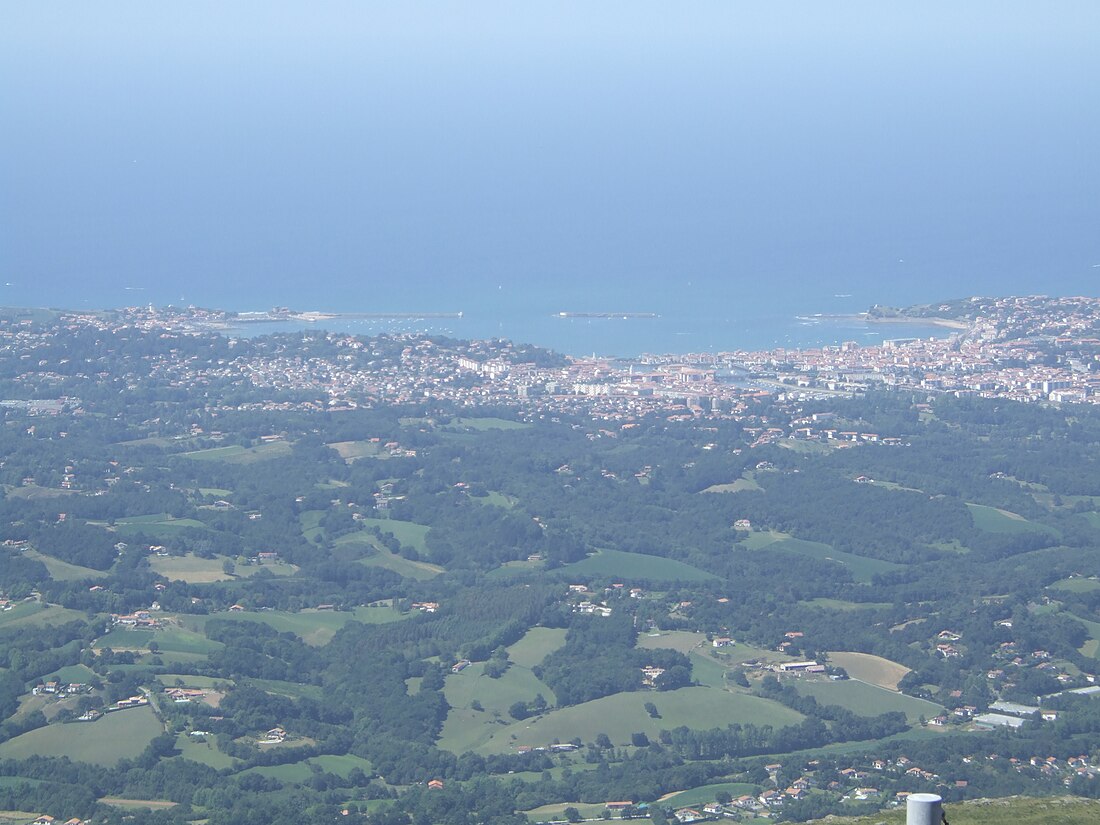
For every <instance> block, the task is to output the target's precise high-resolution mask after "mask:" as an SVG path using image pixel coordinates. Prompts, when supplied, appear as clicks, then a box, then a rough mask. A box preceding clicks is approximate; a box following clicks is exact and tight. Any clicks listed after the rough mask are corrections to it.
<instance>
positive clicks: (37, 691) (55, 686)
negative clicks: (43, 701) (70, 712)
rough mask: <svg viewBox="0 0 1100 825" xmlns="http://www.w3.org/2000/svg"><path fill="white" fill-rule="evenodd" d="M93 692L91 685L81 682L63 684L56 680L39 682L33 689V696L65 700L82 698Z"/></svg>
mask: <svg viewBox="0 0 1100 825" xmlns="http://www.w3.org/2000/svg"><path fill="white" fill-rule="evenodd" d="M91 692H92V686H91V685H85V684H83V683H80V682H70V683H67V684H62V683H61V682H59V681H58V680H56V679H53V680H51V681H49V682H39V683H38V684H37V685H35V686H34V687H33V688H31V695H32V696H56V697H57V698H58V699H65V698H67V697H69V696H80V695H81V694H84V693H91Z"/></svg>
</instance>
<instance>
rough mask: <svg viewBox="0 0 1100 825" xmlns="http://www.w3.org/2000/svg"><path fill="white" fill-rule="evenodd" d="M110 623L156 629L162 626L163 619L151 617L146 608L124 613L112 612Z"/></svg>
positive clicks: (127, 626) (119, 625)
mask: <svg viewBox="0 0 1100 825" xmlns="http://www.w3.org/2000/svg"><path fill="white" fill-rule="evenodd" d="M111 624H113V625H116V626H118V627H126V628H145V629H148V630H156V629H157V628H159V627H163V626H164V620H163V619H155V618H153V616H152V615H151V614H150V613H149V611H148V610H135V611H134V612H133V613H127V614H126V615H120V614H118V613H112V614H111Z"/></svg>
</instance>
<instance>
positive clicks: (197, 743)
mask: <svg viewBox="0 0 1100 825" xmlns="http://www.w3.org/2000/svg"><path fill="white" fill-rule="evenodd" d="M214 740H215V737H213V736H207V737H204V738H202V739H196V738H194V737H191V736H188V735H187V734H186V733H181V734H180V735H179V736H177V737H176V748H177V749H178V750H179V751H180V758H181V759H190V760H191V761H192V762H201V763H202V764H203V765H209V766H210V767H211V768H214V769H215V770H221V769H222V768H232V767H233V766H234V765H236V764H237V760H236V759H234V758H233V757H232V756H229V755H228V754H224V753H222V752H221V751H220V750H219V749H218V744H217V742H216V741H214Z"/></svg>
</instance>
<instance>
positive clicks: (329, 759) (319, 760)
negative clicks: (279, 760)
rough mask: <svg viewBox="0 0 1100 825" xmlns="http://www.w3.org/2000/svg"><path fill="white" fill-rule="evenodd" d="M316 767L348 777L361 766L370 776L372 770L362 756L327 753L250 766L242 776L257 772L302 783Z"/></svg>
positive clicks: (287, 781) (288, 781)
mask: <svg viewBox="0 0 1100 825" xmlns="http://www.w3.org/2000/svg"><path fill="white" fill-rule="evenodd" d="M314 767H316V768H320V769H321V770H322V771H324V772H325V773H331V774H336V775H337V776H343V777H346V776H347V775H348V774H350V773H351V772H352V771H353V770H355V769H356V768H359V770H361V771H363V772H364V773H366V774H367V775H368V776H369V775H370V774H371V772H372V768H371V764H370V762H368V761H367V760H366V759H362V758H361V757H358V756H351V755H346V756H333V755H325V756H314V757H311V758H309V759H303V760H302V761H301V762H289V763H287V764H285V765H272V766H269V767H257V768H249V769H248V770H246V771H241V776H246V775H248V774H256V775H258V776H266V777H268V778H271V779H278V780H279V781H280V782H286V783H293V784H299V785H300V784H302V783H303V782H308V781H309V780H310V778H311V777H312V776H313V768H314Z"/></svg>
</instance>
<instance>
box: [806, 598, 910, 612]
mask: <svg viewBox="0 0 1100 825" xmlns="http://www.w3.org/2000/svg"><path fill="white" fill-rule="evenodd" d="M799 604H805V605H809V606H810V607H824V608H825V609H826V610H872V609H879V608H883V607H890V603H889V602H846V601H844V600H842V599H829V598H825V597H823V596H822V597H819V598H816V599H809V600H807V601H804V602H799Z"/></svg>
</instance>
